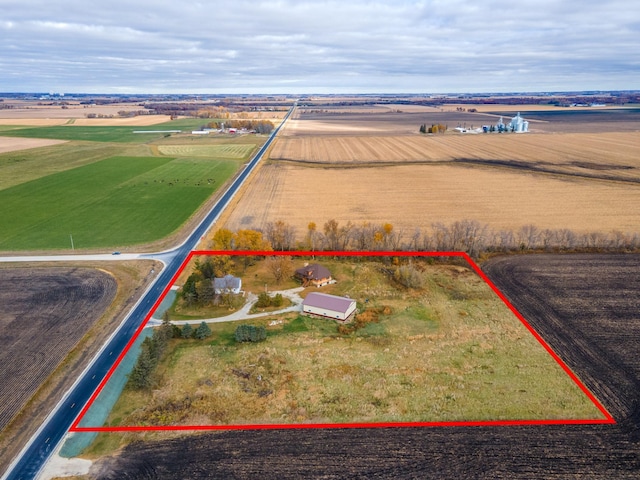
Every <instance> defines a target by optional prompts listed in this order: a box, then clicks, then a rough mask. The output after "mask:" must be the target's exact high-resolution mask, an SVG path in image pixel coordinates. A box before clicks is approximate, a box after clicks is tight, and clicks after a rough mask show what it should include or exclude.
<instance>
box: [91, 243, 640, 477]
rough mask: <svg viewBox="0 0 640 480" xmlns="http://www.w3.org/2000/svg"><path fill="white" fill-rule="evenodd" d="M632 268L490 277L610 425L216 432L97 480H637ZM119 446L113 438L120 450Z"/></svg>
mask: <svg viewBox="0 0 640 480" xmlns="http://www.w3.org/2000/svg"><path fill="white" fill-rule="evenodd" d="M638 261H639V260H638V256H637V255H586V256H585V255H581V256H576V255H564V256H518V257H507V258H502V259H498V260H497V261H496V262H495V263H492V264H487V267H486V271H487V273H488V274H489V276H490V278H492V279H493V281H494V282H496V283H497V284H498V285H499V286H500V287H501V288H503V289H504V292H505V294H506V295H507V296H508V297H509V298H510V299H511V300H512V301H513V302H514V304H515V306H516V307H517V308H518V309H519V310H520V311H521V312H522V313H524V314H525V316H526V318H527V319H528V320H529V321H530V322H531V323H532V324H533V325H534V327H535V328H536V329H537V330H538V331H540V332H542V333H543V336H544V338H545V339H546V341H547V342H549V343H550V344H551V345H552V346H554V348H556V351H557V353H559V354H560V356H561V357H562V358H564V359H565V360H566V361H567V362H568V363H569V365H570V367H571V368H572V369H573V371H574V372H575V373H576V374H577V375H578V376H579V377H580V378H583V379H585V380H586V382H587V384H588V387H589V388H591V389H593V390H594V391H595V392H598V394H599V395H601V396H600V399H601V400H602V401H603V403H604V406H605V407H606V408H607V409H608V410H609V411H610V412H611V413H612V414H613V416H614V418H615V420H616V422H617V424H615V425H574V426H571V425H546V426H522V427H467V428H461V427H450V428H446V427H445V428H428V429H424V428H388V429H355V430H351V429H326V430H324V429H323V430H305V429H302V430H268V431H228V432H217V433H214V434H206V435H193V436H188V437H183V438H173V439H167V440H158V441H149V440H147V441H146V442H144V443H132V444H130V445H129V446H127V447H125V448H124V449H123V450H122V451H121V452H119V453H117V454H114V455H113V456H110V457H106V458H104V459H102V460H99V461H98V462H97V463H96V465H94V470H93V472H94V477H95V478H99V479H102V480H108V479H114V480H115V479H116V478H122V476H124V475H129V476H131V477H134V478H135V477H138V476H142V475H145V474H146V473H148V472H149V471H151V470H152V471H153V472H154V474H155V475H158V476H160V477H163V478H179V477H184V476H197V475H198V474H199V473H198V472H202V471H203V470H204V471H206V472H207V475H210V476H217V477H237V478H248V477H252V476H255V474H256V472H263V473H262V475H263V476H266V478H291V479H294V478H300V477H305V476H315V477H332V478H345V477H355V478H424V477H425V476H426V477H430V478H451V479H454V478H501V479H510V478H514V477H515V478H524V479H538V478H558V479H560V478H616V479H632V478H637V472H638V471H640V460H639V459H638V455H637V445H638V441H639V436H638V432H639V431H640V421H639V419H638V411H637V405H638V401H639V399H638V392H639V391H640V390H639V389H638V386H637V384H638V368H637V355H636V350H637V348H636V346H637V345H636V343H637V335H636V333H637V330H638V326H639V325H638V318H637V312H638V304H637V302H638V298H637V295H626V294H624V292H625V291H628V292H637V291H638V288H640V285H639V284H638V282H640V277H639V276H638V272H640V268H639V265H638ZM514 273H516V274H517V276H513V275H512V274H514ZM623 284H624V285H626V287H624V288H625V289H624V290H622V291H621V285H623ZM584 292H588V293H587V294H584ZM531 293H533V295H532V294H531ZM592 293H595V294H592ZM541 299H542V300H541ZM568 299H571V301H568ZM547 303H548V305H552V306H553V308H548V306H547ZM576 312H580V314H578V315H576ZM629 332H632V333H631V335H629ZM121 435H122V434H117V433H113V434H109V436H110V437H113V439H114V440H116V441H115V443H116V444H117V438H119V437H121ZM126 435H128V436H129V439H130V438H131V436H132V435H136V434H134V433H128V434H126ZM136 436H137V437H139V438H144V436H142V435H140V436H138V435H136ZM112 443H113V440H112ZM354 451H355V452H357V454H354Z"/></svg>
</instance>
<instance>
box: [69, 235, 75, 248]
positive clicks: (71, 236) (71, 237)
mask: <svg viewBox="0 0 640 480" xmlns="http://www.w3.org/2000/svg"><path fill="white" fill-rule="evenodd" d="M69 238H70V239H71V250H75V248H74V247H73V235H72V234H69Z"/></svg>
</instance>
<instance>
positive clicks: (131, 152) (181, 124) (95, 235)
mask: <svg viewBox="0 0 640 480" xmlns="http://www.w3.org/2000/svg"><path fill="white" fill-rule="evenodd" d="M202 123H203V122H202V121H200V120H197V119H178V120H175V121H173V122H169V123H166V124H162V125H160V126H156V127H153V129H160V130H163V129H171V130H181V129H183V128H188V129H192V128H195V127H196V126H197V125H202ZM146 130H151V129H149V128H147V129H146ZM146 130H145V129H143V131H146ZM133 131H134V129H133V128H132V127H130V126H129V127H125V126H100V127H97V126H92V127H88V126H76V125H74V124H70V125H64V126H31V127H27V126H24V125H22V126H20V125H17V126H16V125H14V126H6V125H5V126H3V127H2V128H1V129H0V135H7V136H6V137H5V136H0V150H4V151H3V152H0V172H2V175H1V176H0V198H1V199H2V200H1V201H2V203H3V205H4V206H5V208H4V209H2V211H1V212H0V223H2V225H3V230H2V232H1V233H0V250H4V251H20V250H31V251H42V250H47V249H55V250H65V249H80V250H88V249H96V248H117V249H121V248H126V247H127V246H130V245H143V244H146V245H149V244H153V243H154V242H155V244H156V245H159V243H158V242H162V241H166V240H163V239H165V238H166V237H168V236H171V235H173V236H174V237H175V238H177V236H178V235H179V229H180V227H181V226H183V225H184V224H185V222H188V221H195V219H197V217H198V212H201V211H202V209H203V205H205V204H207V202H211V201H212V199H213V197H214V195H215V194H216V192H218V191H219V190H220V189H222V188H223V187H224V186H225V185H226V184H227V182H228V181H229V179H231V178H232V177H233V176H234V175H235V174H236V172H237V171H238V170H239V169H240V168H242V166H243V162H246V161H247V160H248V159H249V158H250V157H251V155H252V154H253V153H254V152H255V151H256V149H257V148H259V146H260V145H262V143H264V141H265V139H266V137H265V136H262V135H251V136H249V135H238V136H235V135H234V136H231V135H217V136H215V135H212V136H211V137H210V138H202V137H203V136H200V137H199V138H195V136H194V135H190V130H189V133H185V134H175V133H174V134H168V133H161V132H160V133H158V132H154V133H142V134H135V133H133ZM3 145H4V148H3Z"/></svg>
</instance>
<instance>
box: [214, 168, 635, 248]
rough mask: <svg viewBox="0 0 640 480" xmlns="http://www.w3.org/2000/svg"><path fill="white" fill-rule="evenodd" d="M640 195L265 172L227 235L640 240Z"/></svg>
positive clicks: (441, 178)
mask: <svg viewBox="0 0 640 480" xmlns="http://www.w3.org/2000/svg"><path fill="white" fill-rule="evenodd" d="M639 202H640V185H638V184H632V183H628V184H627V183H624V184H623V183H620V182H605V181H601V180H591V179H585V178H578V177H560V176H554V175H549V174H532V173H531V172H528V171H524V172H522V173H521V172H519V171H516V170H513V171H509V170H503V169H497V168H496V169H494V168H485V167H470V166H462V165H453V164H446V165H441V164H434V165H398V166H386V167H382V166H380V167H375V168H350V169H337V168H307V167H303V166H299V165H286V164H281V163H274V164H267V165H263V166H262V167H261V169H260V170H259V171H258V172H257V174H256V175H255V176H254V177H253V178H252V179H251V183H250V184H249V185H248V188H247V190H246V193H245V194H244V195H243V196H242V197H241V199H240V200H239V201H238V203H237V204H235V206H233V207H232V210H231V211H230V213H229V216H228V217H227V220H226V222H225V227H226V228H229V229H230V230H237V229H240V228H258V229H260V228H264V227H265V225H266V224H267V222H273V221H277V220H285V221H286V222H287V223H289V224H290V225H293V226H294V227H295V228H296V230H297V232H298V237H299V238H300V239H302V237H304V235H305V233H306V231H307V226H308V224H309V222H312V221H313V222H315V223H316V224H317V225H318V229H319V230H321V229H322V226H323V225H324V223H325V222H327V221H328V220H330V219H335V220H337V221H339V222H340V223H341V224H344V223H346V222H349V221H351V222H352V223H354V224H361V223H363V222H371V223H381V222H391V223H392V224H393V225H394V227H395V229H396V231H398V230H402V231H403V233H404V235H405V236H406V237H410V236H411V235H412V234H413V233H414V232H415V230H416V229H417V228H419V229H421V230H422V231H423V232H425V231H428V230H429V228H430V227H431V225H432V224H433V223H435V222H442V223H444V224H449V223H452V222H454V221H458V220H464V219H472V220H477V221H479V222H480V223H482V224H487V225H489V226H490V227H492V228H493V229H504V230H511V231H516V230H518V229H519V228H520V227H522V226H523V225H530V224H533V225H535V226H536V227H538V228H540V229H545V228H549V229H565V228H566V229H570V230H574V231H576V232H589V231H594V230H596V231H602V232H610V231H612V230H620V231H622V232H634V231H640V212H639V211H638V210H637V209H636V208H633V207H632V206H634V205H638V204H639Z"/></svg>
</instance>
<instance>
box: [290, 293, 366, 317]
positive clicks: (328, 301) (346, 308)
mask: <svg viewBox="0 0 640 480" xmlns="http://www.w3.org/2000/svg"><path fill="white" fill-rule="evenodd" d="M302 311H303V312H304V313H310V314H312V315H320V316H322V317H327V318H335V319H336V320H342V321H344V320H346V319H348V318H349V317H350V316H351V315H352V314H353V313H354V312H355V311H356V301H355V300H352V299H351V298H345V297H338V296H336V295H329V294H327V293H318V292H311V293H309V294H308V295H307V297H306V298H305V299H304V301H303V302H302Z"/></svg>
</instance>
